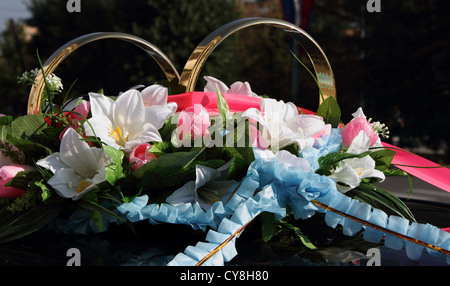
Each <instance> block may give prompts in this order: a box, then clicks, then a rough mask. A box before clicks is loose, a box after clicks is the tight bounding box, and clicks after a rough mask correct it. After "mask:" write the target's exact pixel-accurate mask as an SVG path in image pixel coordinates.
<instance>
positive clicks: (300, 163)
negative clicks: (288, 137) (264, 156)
mask: <svg viewBox="0 0 450 286" xmlns="http://www.w3.org/2000/svg"><path fill="white" fill-rule="evenodd" d="M275 158H277V160H278V161H280V162H283V163H284V164H286V165H287V166H292V167H295V168H299V169H302V170H305V171H310V170H311V167H310V164H309V162H308V160H306V159H304V158H300V157H297V156H295V155H294V154H292V153H290V152H288V151H286V150H281V151H280V152H278V153H277V154H276V155H275Z"/></svg>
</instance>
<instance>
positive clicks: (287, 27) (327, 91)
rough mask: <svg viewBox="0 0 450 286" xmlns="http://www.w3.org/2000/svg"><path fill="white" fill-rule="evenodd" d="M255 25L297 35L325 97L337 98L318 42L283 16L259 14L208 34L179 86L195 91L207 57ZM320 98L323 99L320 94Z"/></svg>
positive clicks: (187, 64)
mask: <svg viewBox="0 0 450 286" xmlns="http://www.w3.org/2000/svg"><path fill="white" fill-rule="evenodd" d="M255 25H269V26H272V27H276V28H280V29H283V30H284V31H285V32H286V33H287V34H289V35H290V36H291V37H292V38H294V39H295V40H296V41H297V42H298V43H299V44H300V45H301V46H302V47H303V48H304V50H305V52H306V53H307V54H308V57H309V59H310V60H311V62H312V64H313V67H314V71H315V73H316V78H317V80H318V82H319V86H320V88H321V90H322V92H323V95H324V97H325V98H326V97H328V96H333V97H335V98H336V87H335V81H334V75H333V70H332V69H331V66H330V63H329V61H328V59H327V57H326V56H325V53H324V52H323V50H322V49H321V48H320V46H319V44H317V42H316V41H315V40H314V39H313V38H312V37H311V36H310V35H308V34H307V33H306V32H305V31H304V30H302V29H300V28H299V27H297V26H295V25H293V24H291V23H289V22H286V21H283V20H280V19H271V18H257V17H256V18H245V19H240V20H236V21H233V22H230V23H228V24H226V25H223V26H222V27H220V28H218V29H217V30H215V31H214V32H212V33H211V34H209V35H208V36H207V37H206V38H205V39H204V40H203V41H202V42H201V43H200V44H199V45H198V46H197V47H196V48H195V50H194V52H193V53H192V54H191V57H190V58H189V59H188V61H187V63H186V65H185V67H184V69H183V71H182V73H181V79H180V85H182V86H184V87H186V92H191V91H194V89H195V86H196V83H197V80H198V77H199V76H200V71H201V69H202V68H203V66H204V64H205V62H206V60H207V59H208V57H209V56H210V55H211V53H212V52H213V51H214V49H215V48H216V47H217V46H218V45H220V43H222V41H223V40H225V39H226V38H227V37H228V36H230V35H232V34H233V33H235V32H237V31H239V30H242V29H244V28H247V27H251V26H255ZM319 98H320V99H321V97H320V96H319Z"/></svg>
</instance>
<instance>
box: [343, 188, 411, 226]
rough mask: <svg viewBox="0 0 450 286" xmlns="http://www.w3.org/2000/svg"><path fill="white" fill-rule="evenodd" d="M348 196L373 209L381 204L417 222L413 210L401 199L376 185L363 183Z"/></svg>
mask: <svg viewBox="0 0 450 286" xmlns="http://www.w3.org/2000/svg"><path fill="white" fill-rule="evenodd" d="M346 194H348V195H349V196H351V197H352V198H355V199H359V200H360V201H363V202H365V203H368V204H370V205H372V206H373V207H378V206H377V204H380V205H382V206H384V207H386V208H388V209H389V210H391V211H393V212H395V213H396V214H398V215H400V216H402V217H404V218H406V219H408V220H410V221H416V219H415V218H414V215H413V213H412V212H411V210H410V209H409V208H408V206H407V205H406V204H405V203H404V202H403V201H402V200H401V199H399V198H398V197H396V196H394V195H393V194H391V193H390V192H388V191H386V190H384V189H382V188H379V187H377V186H375V185H372V184H367V183H364V182H362V183H361V184H360V185H359V186H358V187H357V188H355V189H353V190H351V191H349V192H347V193H346Z"/></svg>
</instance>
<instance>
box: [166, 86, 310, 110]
mask: <svg viewBox="0 0 450 286" xmlns="http://www.w3.org/2000/svg"><path fill="white" fill-rule="evenodd" d="M223 96H224V97H225V99H226V101H227V103H228V106H229V108H230V111H231V112H233V113H234V112H243V111H245V110H247V109H249V108H252V107H253V108H257V109H259V107H260V101H261V98H260V97H253V96H246V95H239V94H228V93H225V94H223ZM167 101H168V102H176V103H177V105H178V109H177V111H182V110H184V109H186V108H188V107H190V106H193V105H194V104H201V105H203V107H204V108H206V110H208V113H210V114H219V110H218V109H217V93H215V92H199V91H194V92H187V93H182V94H175V95H169V97H168V99H167ZM298 109H299V111H301V112H303V113H306V114H314V112H313V111H310V110H307V109H304V108H300V107H298Z"/></svg>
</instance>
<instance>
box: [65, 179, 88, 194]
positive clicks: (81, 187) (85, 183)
mask: <svg viewBox="0 0 450 286" xmlns="http://www.w3.org/2000/svg"><path fill="white" fill-rule="evenodd" d="M90 185H91V183H90V182H88V181H85V180H82V181H81V182H80V184H79V185H74V184H73V183H72V182H70V181H69V182H67V186H68V187H69V188H73V187H78V188H77V189H76V192H77V193H81V192H82V191H84V190H86V188H87V187H89V186H90Z"/></svg>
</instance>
